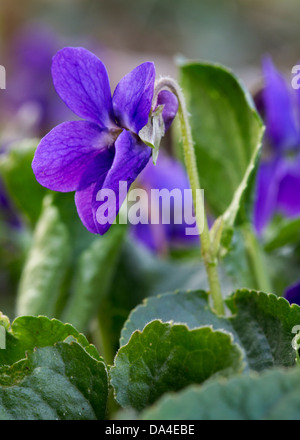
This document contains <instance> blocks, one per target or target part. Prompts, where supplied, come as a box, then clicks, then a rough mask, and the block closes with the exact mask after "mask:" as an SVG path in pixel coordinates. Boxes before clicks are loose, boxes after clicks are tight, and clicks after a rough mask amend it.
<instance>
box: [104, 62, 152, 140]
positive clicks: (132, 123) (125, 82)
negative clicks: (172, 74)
mask: <svg viewBox="0 0 300 440" xmlns="http://www.w3.org/2000/svg"><path fill="white" fill-rule="evenodd" d="M154 82H155V67H154V64H153V63H150V62H148V63H143V64H141V65H140V66H138V67H136V68H135V69H133V70H132V71H131V72H130V73H128V74H127V75H126V76H124V78H122V79H121V81H120V82H119V84H118V85H117V87H116V90H115V92H114V95H113V99H112V101H113V109H114V114H115V117H116V118H117V120H118V121H119V123H120V125H121V126H122V127H124V128H128V129H129V130H131V131H133V132H134V133H136V134H138V132H139V131H140V130H141V129H142V128H143V127H144V126H145V125H146V124H147V122H148V117H149V113H150V110H151V105H152V98H153V92H154Z"/></svg>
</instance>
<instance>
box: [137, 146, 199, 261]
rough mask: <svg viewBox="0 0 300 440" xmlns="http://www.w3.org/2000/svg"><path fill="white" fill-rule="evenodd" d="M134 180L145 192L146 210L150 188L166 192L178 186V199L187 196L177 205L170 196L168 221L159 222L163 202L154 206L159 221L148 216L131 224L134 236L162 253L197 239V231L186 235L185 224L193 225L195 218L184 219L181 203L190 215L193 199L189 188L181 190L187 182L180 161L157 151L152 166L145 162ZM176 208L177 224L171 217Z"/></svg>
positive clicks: (189, 243) (194, 241)
mask: <svg viewBox="0 0 300 440" xmlns="http://www.w3.org/2000/svg"><path fill="white" fill-rule="evenodd" d="M138 184H139V186H141V187H142V188H143V189H145V190H146V191H147V193H148V202H149V203H148V205H149V206H148V212H149V213H150V212H151V204H150V195H151V190H152V189H157V190H162V189H167V190H168V191H169V192H171V191H172V190H174V189H179V190H180V192H181V194H182V201H184V199H186V198H187V200H185V205H184V204H183V203H182V205H181V206H180V205H179V206H176V204H175V203H174V199H173V198H171V199H170V219H171V221H170V224H163V222H162V211H163V209H164V206H163V205H162V204H160V206H157V207H156V209H157V211H159V213H160V222H159V224H152V223H151V222H150V219H149V222H148V223H147V224H143V223H138V224H137V225H135V226H132V227H131V233H132V235H133V237H134V238H136V239H137V240H138V241H140V242H141V243H143V244H144V245H145V246H146V247H147V248H148V249H150V250H151V251H154V252H156V253H159V254H165V253H166V252H167V251H168V249H169V248H174V247H181V246H186V245H193V244H195V243H197V244H198V243H199V236H198V235H187V228H194V227H195V222H194V223H192V224H187V223H186V221H185V217H184V206H185V208H186V209H187V210H188V211H189V213H190V215H192V213H193V200H192V194H191V192H185V190H188V189H190V184H189V181H188V177H187V174H186V172H185V169H184V167H183V166H182V164H181V163H180V162H178V161H177V160H176V159H174V158H172V157H169V156H167V155H166V154H163V153H162V152H161V153H160V155H159V160H158V162H157V165H156V166H154V165H153V163H152V162H149V163H148V165H147V166H146V168H145V169H144V170H143V171H142V173H141V174H140V176H139V178H138ZM165 208H166V207H165ZM167 208H168V207H167ZM177 209H180V210H181V212H180V214H181V217H182V220H183V221H182V222H180V223H179V224H176V223H175V221H174V219H175V215H176V210H177Z"/></svg>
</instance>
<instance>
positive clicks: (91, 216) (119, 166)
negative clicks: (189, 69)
mask: <svg viewBox="0 0 300 440" xmlns="http://www.w3.org/2000/svg"><path fill="white" fill-rule="evenodd" d="M52 76H53V82H54V86H55V89H56V91H57V93H58V94H59V95H60V97H61V98H62V100H63V101H64V102H65V103H66V104H67V106H68V107H69V108H70V109H71V110H72V111H73V112H74V113H75V114H77V115H78V116H79V117H81V118H83V119H85V120H81V121H73V122H64V123H63V124H60V125H58V126H57V127H55V128H54V129H53V130H52V131H51V132H50V133H48V135H47V136H45V137H44V138H43V139H42V141H41V142H40V144H39V146H38V148H37V150H36V153H35V157H34V160H33V163H32V167H33V171H34V174H35V176H36V179H37V180H38V182H39V183H40V184H41V185H43V186H45V187H47V188H49V189H51V190H54V191H59V192H70V191H76V194H75V203H76V207H77V211H78V214H79V217H80V219H81V221H82V223H83V224H84V226H85V227H86V228H87V229H88V230H89V231H90V232H92V233H96V234H104V233H105V232H106V231H107V230H108V229H109V227H110V225H111V223H112V221H113V220H114V218H112V217H110V214H108V215H107V216H106V214H105V211H104V212H101V214H100V215H101V218H100V219H99V209H100V208H101V206H102V205H103V203H104V201H103V200H99V199H100V197H97V195H98V194H99V191H100V190H105V189H109V190H112V191H113V193H114V194H115V196H116V206H111V208H112V210H111V211H112V212H113V213H114V215H113V217H115V215H116V214H117V213H118V211H119V208H120V206H121V204H122V203H123V201H124V199H125V197H126V192H125V194H121V193H120V192H119V182H120V181H123V182H126V184H127V188H126V189H127V190H128V188H129V186H130V185H131V184H132V182H133V181H134V180H135V179H136V178H137V176H138V175H139V173H140V172H141V171H142V170H143V169H144V168H145V166H146V165H147V163H148V162H149V159H150V157H151V155H152V149H151V148H150V147H148V146H147V145H145V144H144V143H143V142H142V141H141V139H140V138H139V136H138V133H139V131H140V130H141V129H142V128H143V127H144V126H145V125H146V124H147V123H148V119H149V115H150V111H151V106H152V98H153V94H154V82H155V67H154V64H153V63H150V62H147V63H143V64H141V65H139V66H138V67H136V68H135V69H133V70H132V71H131V72H130V73H129V74H127V75H125V76H124V77H123V79H121V81H120V82H119V84H118V85H117V87H116V89H115V91H114V94H113V97H111V91H110V84H109V79H108V75H107V71H106V68H105V66H104V64H103V63H102V62H101V61H100V59H99V58H97V57H96V56H95V55H94V54H92V53H91V52H89V51H88V50H86V49H83V48H71V47H69V48H64V49H62V50H60V51H59V52H58V53H57V54H56V55H55V57H54V58H53V63H52ZM174 100H176V98H175V96H174V95H173V94H171V93H170V92H164V93H163V95H160V96H159V104H160V105H164V111H163V118H164V120H165V123H166V125H167V126H169V123H170V119H172V118H174V116H175V114H174ZM97 199H98V200H97ZM110 202H111V201H108V203H109V204H110ZM112 204H114V201H112ZM108 210H109V208H108ZM99 220H100V221H99Z"/></svg>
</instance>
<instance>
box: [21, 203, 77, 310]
mask: <svg viewBox="0 0 300 440" xmlns="http://www.w3.org/2000/svg"><path fill="white" fill-rule="evenodd" d="M69 255H70V243H69V235H68V231H67V228H66V226H65V225H64V224H63V223H62V222H61V220H60V216H59V212H58V210H57V208H56V207H55V206H53V205H52V204H51V196H47V197H46V198H45V200H44V207H43V212H42V215H41V217H40V219H39V221H38V223H37V226H36V229H35V232H34V237H33V242H32V246H31V249H30V251H29V254H28V257H27V261H26V263H25V266H24V269H23V273H22V277H21V280H20V285H19V290H18V297H17V314H18V315H43V314H44V315H47V316H50V317H53V316H55V307H56V303H57V301H58V298H59V294H60V288H61V284H62V282H63V278H64V276H65V273H66V269H67V266H68V260H69Z"/></svg>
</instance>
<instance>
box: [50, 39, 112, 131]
mask: <svg viewBox="0 0 300 440" xmlns="http://www.w3.org/2000/svg"><path fill="white" fill-rule="evenodd" d="M52 76H53V82H54V86H55V89H56V91H57V93H58V94H59V96H60V97H61V99H62V100H63V101H64V102H65V103H66V104H67V106H68V107H69V108H70V109H71V110H72V111H73V112H74V113H76V114H77V115H78V116H80V117H81V118H84V119H87V120H89V121H92V122H96V123H97V124H99V125H100V126H101V127H107V128H109V127H113V126H115V123H114V117H113V111H112V101H111V91H110V85H109V79H108V75H107V71H106V68H105V66H104V64H103V63H102V61H100V60H99V58H98V57H96V55H94V54H92V53H91V52H89V51H88V50H86V49H83V48H81V47H65V48H64V49H62V50H60V51H59V52H57V54H56V55H55V56H54V58H53V63H52Z"/></svg>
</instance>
